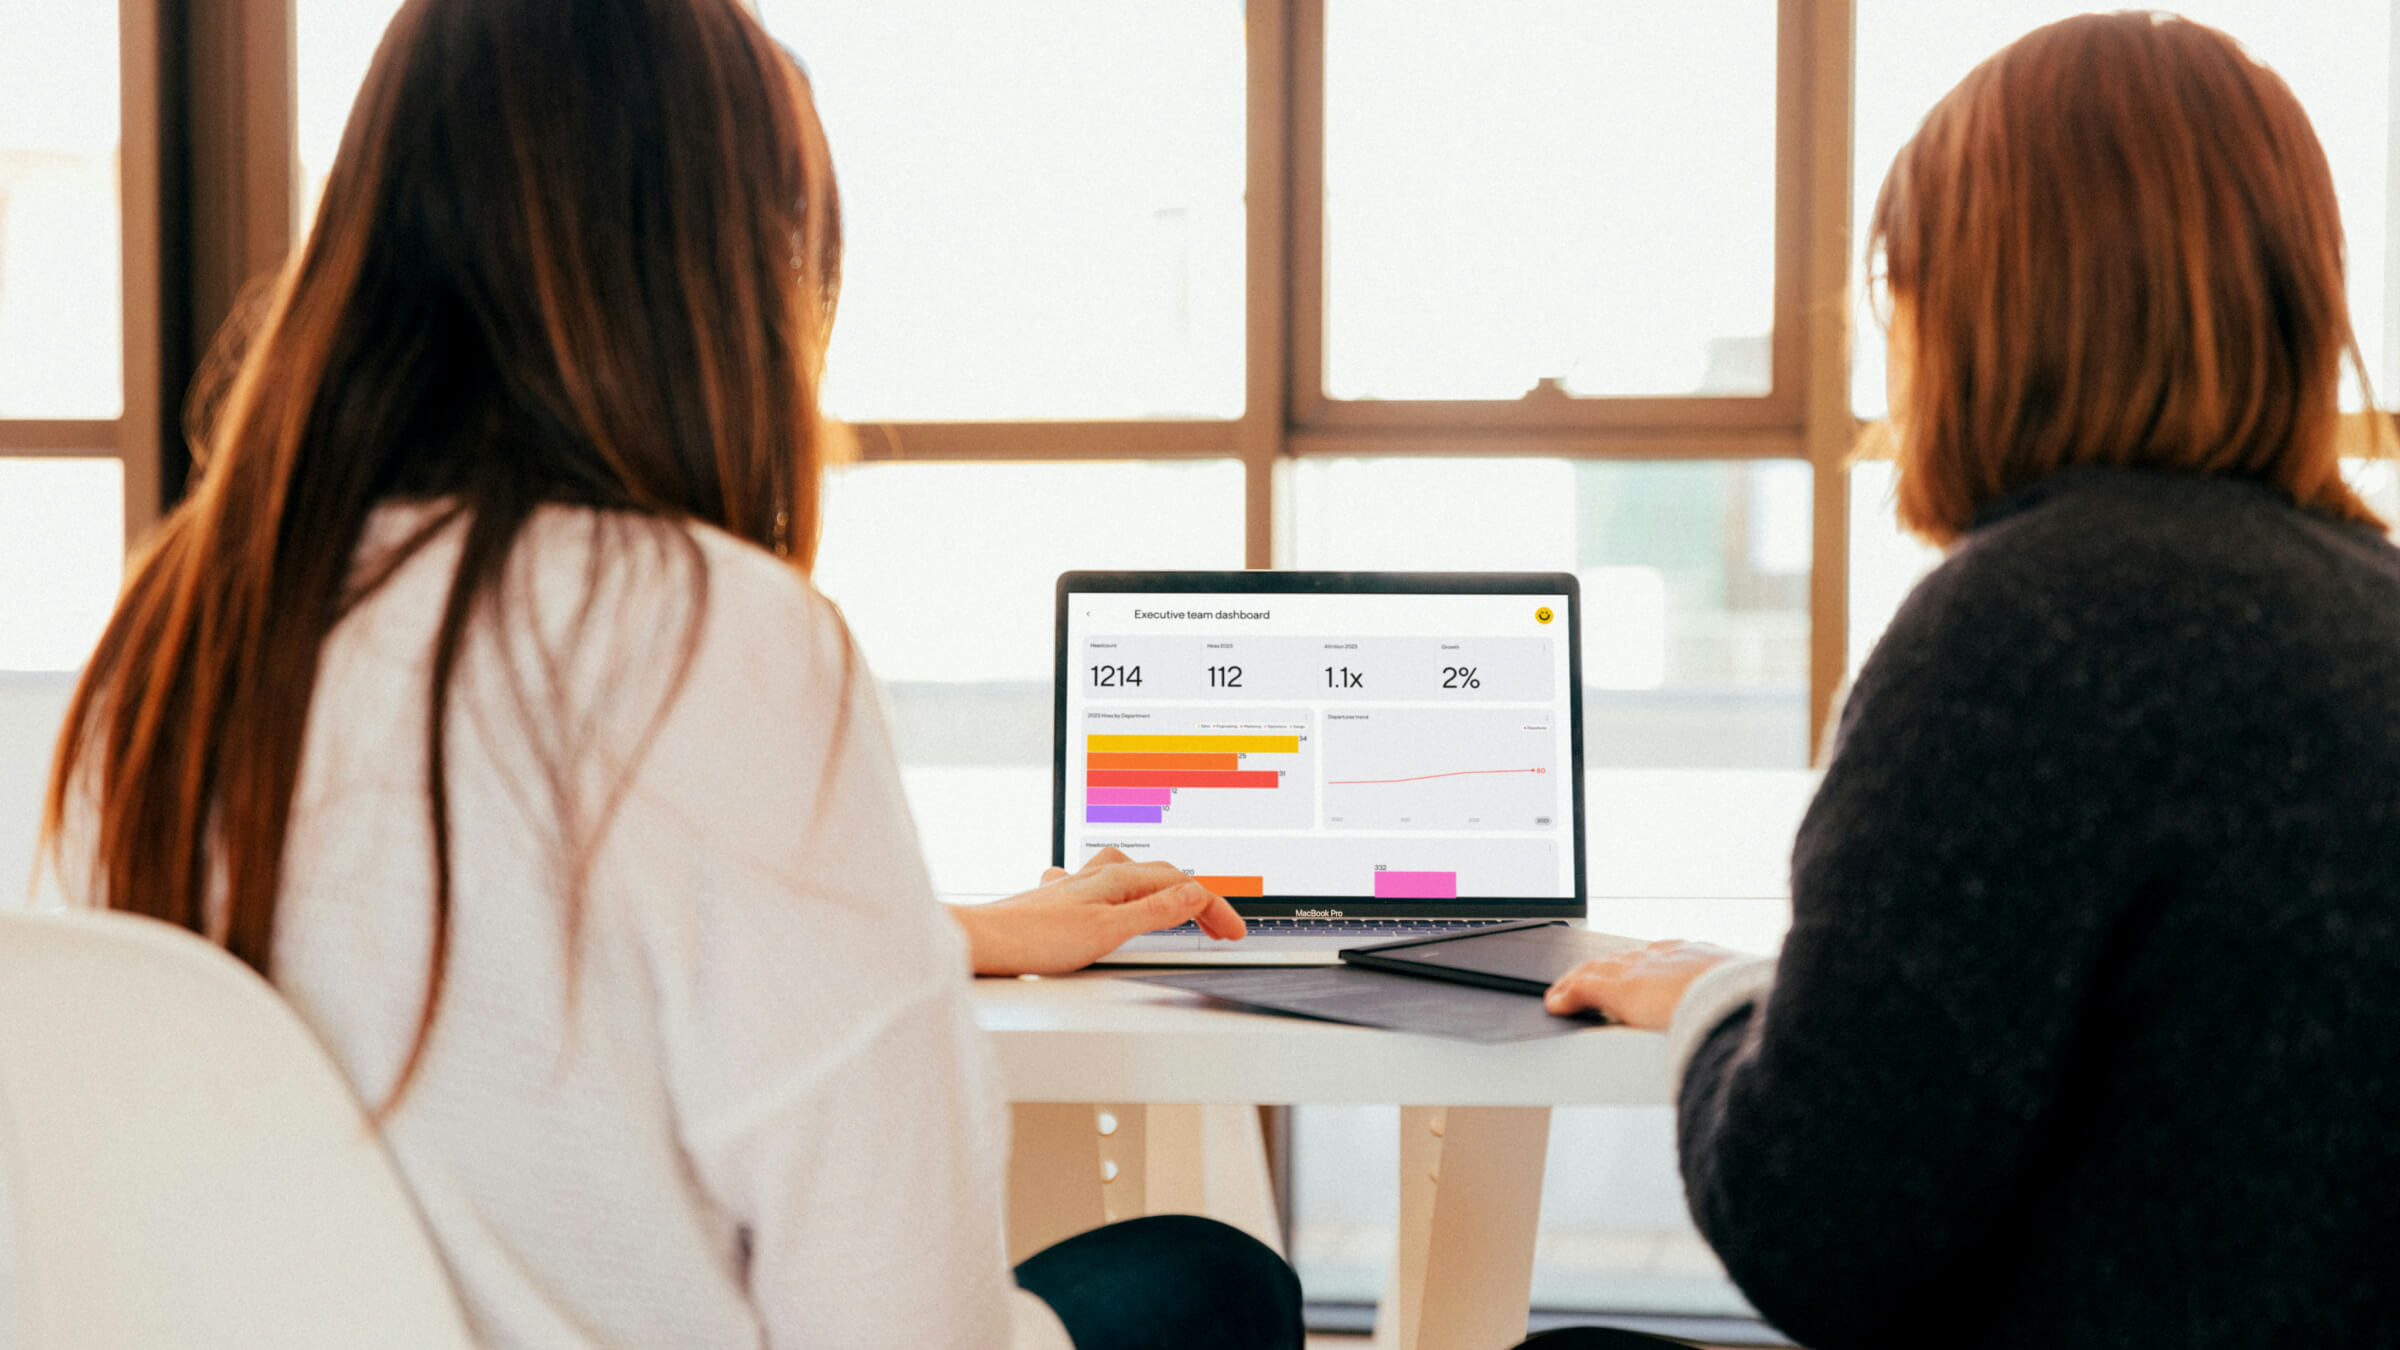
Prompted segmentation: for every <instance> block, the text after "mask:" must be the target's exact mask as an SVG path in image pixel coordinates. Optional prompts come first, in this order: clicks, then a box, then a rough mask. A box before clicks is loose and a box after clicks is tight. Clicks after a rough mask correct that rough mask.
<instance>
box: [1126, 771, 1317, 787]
mask: <svg viewBox="0 0 2400 1350" xmlns="http://www.w3.org/2000/svg"><path fill="white" fill-rule="evenodd" d="M1083 781H1084V783H1085V785H1086V786H1089V787H1168V788H1271V787H1281V786H1283V775H1282V774H1279V773H1277V772H1275V771H1274V770H1273V769H1240V770H1236V771H1234V772H1232V773H1160V772H1155V771H1145V772H1138V773H1136V772H1111V771H1107V770H1103V771H1101V772H1098V773H1087V774H1085V775H1084V776H1083Z"/></svg>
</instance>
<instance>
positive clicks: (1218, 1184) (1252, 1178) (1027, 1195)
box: [1008, 1102, 1283, 1262]
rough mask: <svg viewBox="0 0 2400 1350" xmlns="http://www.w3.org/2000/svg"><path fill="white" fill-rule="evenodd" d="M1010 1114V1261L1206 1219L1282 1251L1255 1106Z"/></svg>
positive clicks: (1084, 1107) (1019, 1109) (1047, 1107)
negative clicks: (1152, 1220) (1149, 1226)
mask: <svg viewBox="0 0 2400 1350" xmlns="http://www.w3.org/2000/svg"><path fill="white" fill-rule="evenodd" d="M1011 1109H1012V1112H1013V1115H1014V1129H1015V1135H1016V1146H1015V1149H1014V1150H1013V1152H1012V1153H1011V1155H1010V1158H1009V1167H1008V1259H1009V1260H1010V1261H1012V1262H1015V1261H1022V1260H1024V1259H1025V1258H1026V1257H1028V1256H1031V1255H1033V1254H1034V1253H1035V1252H1038V1251H1040V1250H1042V1249H1043V1248H1044V1247H1047V1246H1050V1245H1051V1244H1052V1243H1055V1242H1062V1241H1064V1240H1066V1239H1067V1238H1071V1237H1073V1236H1075V1235H1076V1234H1077V1233H1081V1232H1084V1231H1086V1230H1088V1229H1093V1228H1097V1227H1099V1226H1100V1225H1101V1224H1103V1223H1114V1222H1116V1221H1118V1220H1120V1219H1135V1218H1140V1217H1141V1216H1143V1215H1145V1214H1205V1215H1207V1216H1208V1217H1210V1218H1213V1219H1218V1220H1222V1221H1223V1222H1225V1223H1229V1224H1231V1225H1233V1226H1234V1227H1236V1228H1239V1229H1241V1230H1242V1231H1244V1232H1246V1233H1248V1234H1250V1235H1251V1236H1252V1237H1255V1238H1257V1239H1258V1240H1260V1241H1261V1242H1264V1243H1266V1244H1267V1245H1268V1246H1270V1247H1272V1248H1274V1249H1275V1250H1276V1251H1277V1252H1281V1251H1282V1250H1283V1232H1282V1225H1281V1223H1280V1222H1279V1220H1278V1218H1277V1215H1276V1212H1275V1192H1274V1186H1273V1184H1272V1183H1271V1182H1270V1181H1269V1179H1268V1176H1267V1153H1266V1139H1265V1136H1264V1135H1262V1134H1261V1133H1260V1132H1259V1124H1258V1110H1257V1108H1255V1107H1249V1106H1145V1105H1142V1104H1140V1103H1138V1102H1102V1103H1099V1104H1097V1105H1093V1104H1089V1103H1082V1102H1076V1103H1059V1104H1053V1103H1035V1104H1024V1105H1018V1106H1016V1107H1013V1108H1011Z"/></svg>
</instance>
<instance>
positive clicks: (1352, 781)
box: [1325, 769, 1547, 787]
mask: <svg viewBox="0 0 2400 1350" xmlns="http://www.w3.org/2000/svg"><path fill="white" fill-rule="evenodd" d="M1545 772H1547V770H1544V769H1460V770H1458V771H1457V772H1455V773H1421V774H1418V775H1417V776H1416V777H1414V778H1328V779H1326V780H1325V786H1327V787H1371V786H1374V785H1376V784H1379V783H1422V782H1424V781H1425V780H1426V779H1428V778H1468V777H1472V776H1473V775H1475V774H1480V773H1545Z"/></svg>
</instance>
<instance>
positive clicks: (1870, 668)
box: [1537, 13, 2400, 1350]
mask: <svg viewBox="0 0 2400 1350" xmlns="http://www.w3.org/2000/svg"><path fill="white" fill-rule="evenodd" d="M2328 40H2332V41H2338V40H2340V39H2339V38H2338V36H2334V35H2330V34H2329V35H2328ZM1870 238H1871V247H1870V255H1871V256H1877V255H1879V256H1880V257H1881V258H1882V259H1883V263H1884V268H1885V280H1886V283H1887V285H1888V289H1889V297H1890V300H1891V302H1892V308H1891V320H1890V327H1891V339H1892V343H1891V350H1892V353H1893V372H1892V374H1893V380H1892V390H1893V396H1892V413H1893V424H1894V430H1895V433H1896V435H1897V437H1898V454H1899V465H1898V467H1899V496H1898V500H1899V510H1900V518H1901V520H1902V522H1903V523H1904V524H1906V525H1908V526H1910V527H1911V528H1913V529H1914V530H1916V531H1917V532H1918V533H1919V534H1921V535H1923V536H1925V537H1926V538H1928V539H1930V540H1932V541H1934V542H1936V543H1940V544H1944V545H1947V546H1948V547H1949V557H1948V558H1947V560H1945V561H1944V562H1943V563H1942V565H1941V566H1940V567H1939V568H1937V569H1936V570H1935V571H1934V572H1933V574H1932V575H1931V576H1929V577H1927V578H1926V579H1925V581H1924V583H1923V584H1921V585H1920V586H1918V587H1917V589H1916V591H1915V592H1914V593H1913V594H1911V595H1910V596H1909V598H1908V600H1907V602H1906V603H1905V604H1904V605H1902V606H1901V609H1900V612H1899V614H1898V616H1897V617H1896V618H1894V620H1893V621H1892V625H1891V628H1890V630H1889V631H1888V632H1887V633H1886V634H1885V635H1884V637H1883V639H1882V641H1881V642H1879V643H1878V644H1877V646H1876V648H1875V651H1874V654H1873V655H1872V656H1871V657H1870V658H1869V659H1868V661H1867V663H1866V665H1865V667H1864V669H1862V670H1861V671H1860V673H1859V676H1858V681H1857V685H1856V687H1855V689H1854V690H1853V691H1852V693H1851V695H1850V699H1849V703H1848V706H1847V708H1846V709H1845V711H1844V713H1843V716H1842V720H1841V727H1840V732H1839V735H1838V738H1837V740H1836V742H1835V745H1834V748H1833V754H1832V758H1831V761H1830V762H1829V764H1828V765H1827V768H1826V773H1825V780H1824V783H1823V785H1822V786H1821V787H1820V788H1819V790H1818V793H1817V797H1816V800H1815V802H1814V803H1813V804H1812V805H1811V806H1810V808H1809V812H1808V815H1807V818H1806V819H1805V820H1804V821H1803V822H1802V824H1801V827H1800V834H1799V839H1798V841H1797V843H1796V844H1795V846H1794V848H1793V853H1792V928H1791V932H1790V934H1789V936H1788V937H1787V939H1786V940H1785V944H1784V948H1783V952H1782V955H1781V957H1780V958H1779V959H1778V960H1775V961H1740V960H1731V959H1728V958H1727V954H1726V953H1723V952H1718V951H1714V950H1711V949H1707V948H1697V947H1691V946H1686V945H1682V944H1671V943H1670V944H1661V945H1659V946H1656V947H1653V948H1652V949H1650V950H1649V951H1647V952H1642V953H1638V954H1634V955H1630V956H1627V957H1623V958H1618V959H1613V960H1609V961H1605V962H1599V963H1595V965H1593V966H1592V967H1589V968H1587V969H1585V970H1584V971H1582V972H1580V973H1578V974H1577V975H1574V976H1571V977H1570V978H1569V979H1567V980H1566V981H1563V982H1562V983H1561V984H1560V985H1559V986H1558V987H1557V988H1556V989H1554V990H1553V991H1552V993H1551V1006H1552V1007H1553V1008H1554V1009H1556V1010H1558V1011H1562V1012H1563V1011H1568V1010H1572V1009H1577V1008H1585V1007H1597V1008H1601V1009H1605V1010H1606V1011H1608V1012H1609V1013H1611V1014H1612V1015H1614V1016H1616V1017H1617V1018H1619V1019H1620V1020H1622V1021H1625V1022H1629V1023H1632V1024H1634V1025H1637V1026H1652V1027H1660V1028H1666V1029H1668V1030H1669V1042H1668V1044H1669V1058H1670V1060H1671V1062H1672V1063H1673V1065H1674V1071H1675V1073H1676V1075H1677V1077H1676V1081H1677V1084H1678V1087H1679V1091H1680V1102H1681V1112H1680V1120H1681V1144H1682V1161H1683V1173H1684V1181H1685V1185H1686V1189H1687V1192H1688V1195H1689V1197H1690V1200H1691V1206H1692V1213H1693V1216H1694V1217H1695V1218H1696V1219H1697V1220H1698V1222H1699V1225H1700V1229H1701V1231H1702V1232H1703V1233H1704V1234H1705V1235H1706V1236H1707V1238H1708V1240H1709V1242H1710V1244H1711V1245H1712V1246H1714V1247H1715V1249H1716V1251H1717V1253H1718V1254H1719V1255H1720V1256H1721V1257H1723V1258H1724V1261H1725V1266H1726V1269H1727V1270H1728V1271H1729V1272H1730V1273H1731V1274H1732V1276H1733V1278H1734V1281H1735V1282H1736V1283H1737V1284H1739V1285H1740V1286H1741V1288H1742V1291H1743V1292H1744V1293H1745V1294H1746V1295H1748V1296H1749V1298H1750V1300H1751V1302H1752V1303H1754V1304H1755V1305H1756V1306H1757V1307H1758V1309H1759V1310H1760V1311H1761V1312H1763V1313H1765V1314H1766V1315H1767V1316H1768V1317H1769V1318H1771V1319H1772V1320H1773V1321H1774V1322H1775V1323H1776V1324H1777V1325H1778V1326H1780V1327H1781V1328H1783V1329H1784V1330H1785V1331H1787V1332H1789V1333H1790V1334H1791V1335H1793V1336H1794V1337H1796V1338H1798V1339H1799V1340H1800V1341H1802V1342H1804V1343H1806V1344H1808V1345H1812V1346H1827V1347H1836V1346H1891V1345H1927V1344H1942V1345H1953V1344H1954V1345H1967V1346H2022V1347H2041V1348H2045V1350H2046V1348H2047V1347H2057V1346H2069V1345H2093V1346H2150V1345H2155V1346H2162V1347H2166V1346H2172V1347H2178V1348H2179V1350H2191V1348H2192V1347H2207V1346H2250V1345H2257V1346H2299V1345H2328V1346H2331V1345H2344V1346H2353V1345H2355V1346H2365V1345H2393V1344H2400V1262H2396V1261H2395V1260H2394V1258H2393V1227H2394V1220H2395V1216H2396V1214H2400V1069H2395V1068H2394V1065H2393V1059H2392V1056H2393V1047H2394V1046H2395V1045H2400V847H2396V844H2400V836H2396V835H2395V828H2396V827H2400V552H2396V551H2395V550H2394V548H2393V546H2392V544H2391V542H2390V541H2389V540H2388V539H2387V538H2386V536H2385V533H2384V525H2383V522H2382V521H2380V520H2378V519H2377V518H2376V517H2375V515H2374V514H2373V513H2372V512H2371V511H2369V510H2368V509H2367V507H2366V505H2365V503H2364V502H2363V501H2361V500H2360V498H2359V496H2358V495H2357V493H2356V492H2354V491H2353V490H2352V489H2351V488H2350V487H2349V486H2348V485H2347V484H2346V483H2345V482H2344V481H2343V478H2342V472H2341V465H2340V461H2339V458H2338V455H2339V436H2340V423H2341V404H2340V385H2341V369H2342V365H2343V360H2344V357H2345V356H2347V357H2348V358H2349V359H2350V360H2351V362H2352V363H2353V365H2357V364H2358V362H2357V352H2356V347H2355V344H2354V342H2353V340H2352V336H2351V328H2350V317H2349V312H2348V307H2347V305H2346V303H2345V299H2344V288H2343V260H2342V230H2341V217H2340V215H2339V213H2338V211H2337V210H2336V205H2335V201H2334V192H2333V178H2332V174H2331V173H2330V171H2329V170H2328V168H2327V165H2326V160H2325V154H2324V151H2323V150H2322V149H2321V148H2320V147H2319V145H2318V143H2317V138H2316V136H2315V134H2314V133H2313V132H2312V130H2311V129H2310V127H2309V124H2308V119H2307V116H2306V115H2305V114H2304V113H2303V112H2302V110H2301V107H2300V104H2299V102H2298V100H2296V99H2295V98H2294V97H2293V96H2292V92H2291V90H2290V89H2289V88H2287V87H2286V86H2285V85H2284V83H2283V81H2282V80H2281V79H2279V78H2277V77H2276V76H2275V74H2274V73H2273V72H2271V71H2269V70H2267V69H2266V68H2265V67H2263V66H2261V65H2260V64H2258V63H2257V62H2256V61H2255V60H2253V59H2252V58H2251V57H2250V56H2249V55H2248V54H2247V53H2245V52H2244V51H2243V50H2242V49H2241V47H2240V46H2239V45H2238V44H2236V43H2235V42H2234V41H2233V40H2232V39H2231V38H2229V37H2227V36H2226V35H2225V34H2223V33H2220V32H2217V31H2215V30H2214V29H2209V28H2204V27H2201V26H2199V25H2197V24H2192V23H2188V22H2185V21H2183V20H2181V19H2177V18H2174V17H2172V16H2168V15H2153V14H2146V13H2126V14H2113V15H2086V16H2083V17H2080V18H2075V19H2069V20H2067V21H2065V22H2062V23H2058V24H2054V25H2052V26H2050V27H2047V28H2042V29H2039V30H2037V31H2035V32H2033V33H2031V34H2029V35H2028V36H2026V37H2024V38H2022V39H2020V40H2019V41H2017V42H2016V43H2014V44H2012V45H2011V46H2009V47H2008V48H2006V49H2005V50H2003V51H2001V52H2000V53H1999V54H1998V55H1996V56H1994V57H1992V58H1991V59H1990V60H1988V61H1986V62H1985V63H1984V64H1983V65H1981V66H1979V67H1978V68H1977V69H1976V70H1975V71H1974V72H1973V73H1972V74H1970V75H1969V76H1967V78H1966V79H1965V80H1964V81H1963V82H1961V83H1960V84H1959V86H1958V87H1957V88H1956V89H1955V90H1953V91H1952V92H1951V93H1950V94H1949V95H1948V96H1947V97H1945V98H1944V99H1943V100H1942V101H1941V103H1940V104H1939V105H1937V106H1936V107H1935V108H1934V109H1933V111H1932V112H1931V113H1930V114H1929V115H1928V116H1927V117H1926V119H1925V123H1924V126H1923V127H1922V128H1921V129H1920V130H1919V131H1918V132H1917V134H1916V136H1915V138H1914V139H1912V140H1911V141H1910V142H1909V144H1908V145H1907V147H1906V148H1904V149H1903V150H1902V151H1901V152H1900V155H1899V158H1898V159H1897V161H1896V162H1895V163H1894V164H1893V165H1892V167H1891V172H1890V174H1889V176H1888V177H1886V178H1885V180H1884V184H1883V191H1882V196H1881V198H1880V200H1879V201H1878V203H1877V205H1876V208H1875V215H1874V219H1873V221H1872V223H1871V227H1870ZM2378 246H2380V245H2378ZM2360 378H2361V380H2362V383H2363V380H2364V371H2363V369H2361V370H2360ZM2377 416H2380V415H2377ZM2365 420H2366V419H2365V418H2361V419H2360V421H2361V422H2362V423H2363V422H2365ZM2365 440H2366V438H2362V444H2363V442H2364V441H2365ZM1537 1343H1538V1344H1541V1345H1543V1346H1544V1347H1546V1348H1547V1347H1550V1346H1555V1347H1557V1350H1572V1347H1574V1346H1576V1345H1577V1344H1579V1343H1588V1344H1591V1345H1594V1346H1595V1347H1596V1346H1598V1345H1600V1344H1602V1343H1603V1342H1601V1341H1600V1340H1599V1339H1597V1338H1596V1337H1591V1336H1588V1335H1587V1336H1585V1337H1584V1338H1583V1339H1582V1340H1581V1341H1579V1339H1578V1336H1577V1335H1575V1334H1562V1335H1558V1336H1556V1337H1555V1338H1542V1339H1541V1340H1539V1341H1538V1342H1537ZM1608 1343H1610V1344H1614V1343H1615V1342H1608Z"/></svg>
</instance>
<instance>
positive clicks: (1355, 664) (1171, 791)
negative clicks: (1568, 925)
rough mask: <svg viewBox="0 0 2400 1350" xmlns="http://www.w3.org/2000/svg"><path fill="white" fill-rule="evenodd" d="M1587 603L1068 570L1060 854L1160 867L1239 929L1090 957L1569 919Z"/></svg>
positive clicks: (1555, 593) (1578, 836) (1315, 579)
mask: <svg viewBox="0 0 2400 1350" xmlns="http://www.w3.org/2000/svg"><path fill="white" fill-rule="evenodd" d="M1581 607H1582V605H1581V597H1580V594H1579V592H1578V590H1577V588H1576V582H1575V578H1574V577H1573V576H1571V575H1568V574H1565V573H1548V572H1542V573H1430V572H1421V573H1411V572H1069V573H1067V574H1066V575H1064V576H1062V577H1060V578H1059V580H1058V653H1057V655H1058V684H1057V706H1056V714H1055V716H1056V720H1055V723H1054V731H1053V736H1052V740H1053V748H1052V756H1053V758H1052V763H1053V778H1052V782H1053V786H1052V794H1051V795H1052V808H1051V811H1052V828H1051V856H1052V861H1053V862H1054V863H1056V864H1057V865H1059V866H1062V867H1068V868H1073V867H1076V866H1079V865H1081V863H1082V862H1083V861H1084V860H1085V859H1087V858H1089V857H1091V856H1092V855H1093V854H1094V853H1097V852H1099V851H1100V850H1101V849H1103V848H1109V847H1115V848H1119V849H1122V850H1124V851H1125V852H1126V853H1127V854H1130V855H1131V856H1132V857H1134V858H1136V859H1139V860H1150V859H1163V860H1165V861H1168V862H1172V863H1174V864H1175V865H1176V866H1178V867H1181V868H1183V869H1184V870H1185V871H1187V872H1189V873H1191V874H1192V875H1194V876H1195V877H1197V878H1198V879H1200V880H1201V881H1203V882H1205V883H1206V884H1207V885H1208V886H1209V888H1210V889H1212V890H1214V891H1216V892H1217V893H1218V894H1219V895H1222V896H1224V897H1225V898H1226V899H1227V900H1229V901H1231V902H1232V903H1233V906H1234V908H1235V909H1236V910H1238V911H1239V912H1240V913H1241V915H1242V917H1243V918H1244V919H1246V920H1247V921H1248V923H1249V925H1250V936H1249V937H1248V938H1246V939H1244V940H1242V941H1239V942H1218V941H1214V940H1212V939H1210V938H1207V937H1205V936H1203V935H1202V934H1201V933H1200V932H1199V930H1198V929H1197V928H1194V927H1190V926H1186V927H1184V928H1179V929H1171V930H1168V931H1166V932H1163V933H1153V934H1150V935H1148V936H1146V937H1142V938H1137V939H1135V940H1134V941H1132V942H1129V943H1127V944H1126V945H1125V946H1124V947H1123V948H1122V949H1120V950H1119V951H1117V952H1116V953H1114V954H1113V955H1111V956H1108V957H1105V958H1103V960H1104V962H1106V963H1109V964H1119V965H1219V964H1247V965H1313V964H1331V963H1333V962H1334V961H1335V960H1337V959H1338V958H1337V957H1336V955H1335V953H1336V952H1338V951H1339V950H1340V949H1341V948H1343V947H1355V946H1359V945H1361V944H1363V943H1371V942H1376V941H1381V940H1391V939H1398V938H1402V937H1412V936H1421V935H1426V934H1431V933H1437V932H1442V931H1446V930H1450V929H1461V930H1463V929H1469V928H1473V927H1478V926H1484V925H1490V924H1499V923H1508V922H1512V921H1515V920H1520V919H1549V918H1560V919H1581V918H1583V917H1584V912H1585V900H1584V857H1583V850H1584V828H1583V825H1584V821H1583V697H1582V694H1583V670H1582V654H1581V651H1580V644H1579V643H1578V642H1577V641H1576V635H1577V633H1578V632H1579V631H1580V623H1581V617H1582V616H1581V613H1580V610H1581Z"/></svg>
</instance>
